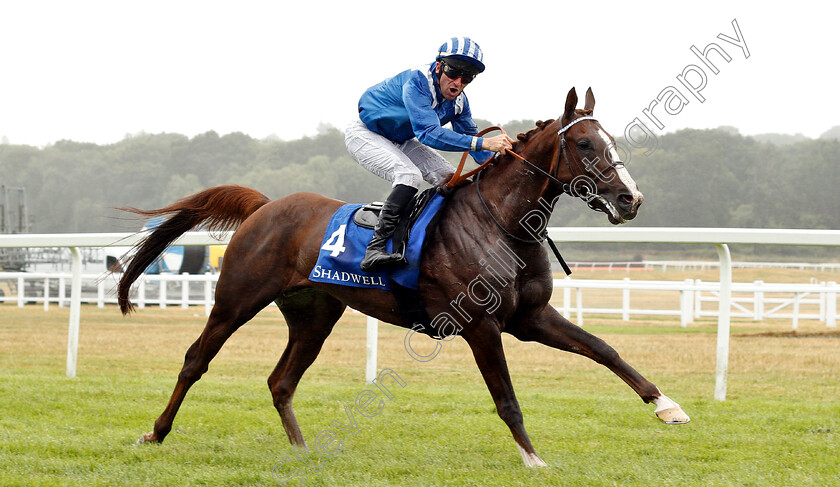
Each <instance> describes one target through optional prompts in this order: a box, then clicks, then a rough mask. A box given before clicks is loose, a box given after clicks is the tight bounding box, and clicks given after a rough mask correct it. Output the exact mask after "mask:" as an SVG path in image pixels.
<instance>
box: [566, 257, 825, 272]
mask: <svg viewBox="0 0 840 487" xmlns="http://www.w3.org/2000/svg"><path fill="white" fill-rule="evenodd" d="M567 264H568V265H569V268H570V269H572V271H573V272H576V271H594V270H605V271H608V272H612V271H625V272H626V271H630V270H631V269H638V270H644V271H653V270H657V269H660V270H662V271H667V270H672V271H687V270H701V271H705V270H711V269H717V268H719V267H720V262H713V261H710V260H709V261H701V260H636V261H625V262H599V261H591V262H575V261H568V262H567ZM732 268H733V269H799V270H811V271H819V272H840V264H838V263H829V262H823V263H814V262H733V263H732Z"/></svg>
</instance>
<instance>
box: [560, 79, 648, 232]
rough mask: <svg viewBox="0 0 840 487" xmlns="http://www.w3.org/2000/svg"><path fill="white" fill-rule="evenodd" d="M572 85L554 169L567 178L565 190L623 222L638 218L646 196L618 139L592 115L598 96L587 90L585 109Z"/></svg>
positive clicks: (561, 177)
mask: <svg viewBox="0 0 840 487" xmlns="http://www.w3.org/2000/svg"><path fill="white" fill-rule="evenodd" d="M577 102H578V97H577V93H576V92H575V89H574V88H572V89H571V90H570V91H569V94H568V96H567V97H566V108H565V110H564V112H563V116H562V117H560V120H559V122H558V124H559V125H558V137H559V140H558V142H559V149H558V150H559V155H558V157H557V158H556V159H555V161H556V162H555V163H554V164H556V165H557V166H558V167H554V168H552V169H553V171H554V172H555V173H556V174H557V178H558V179H560V180H561V181H563V183H564V187H563V190H564V192H566V193H568V194H571V195H572V196H577V197H580V198H582V199H583V200H584V201H586V202H587V204H588V205H589V206H590V207H591V208H593V209H595V210H598V211H603V212H604V213H606V214H607V218H609V220H610V223H612V224H619V223H624V222H626V221H627V220H632V219H633V218H635V217H636V213H637V212H638V210H639V205H641V204H642V201H643V200H644V197H643V196H642V193H641V192H640V191H639V188H638V186H636V182H635V181H633V178H631V177H630V173H628V172H627V169H626V168H625V167H624V163H622V162H621V159H620V158H619V157H618V153H617V152H616V148H615V147H616V146H615V139H613V137H612V136H611V135H610V134H609V133H607V131H606V130H604V129H603V127H601V124H600V123H598V121H597V120H595V119H594V118H593V117H592V112H593V110H594V108H595V96H594V95H593V94H592V89H591V88H590V89H588V90H586V101H585V103H584V107H583V110H577V109H576V107H577Z"/></svg>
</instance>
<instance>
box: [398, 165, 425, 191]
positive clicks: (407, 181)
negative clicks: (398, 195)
mask: <svg viewBox="0 0 840 487" xmlns="http://www.w3.org/2000/svg"><path fill="white" fill-rule="evenodd" d="M411 169H414V170H413V171H412V170H410V169H409V168H404V169H402V170H400V171H398V172H396V173H395V174H394V186H396V185H398V184H404V185H406V186H411V187H412V188H415V189H419V188H420V185H421V184H423V175H422V174H420V170H419V169H417V168H411Z"/></svg>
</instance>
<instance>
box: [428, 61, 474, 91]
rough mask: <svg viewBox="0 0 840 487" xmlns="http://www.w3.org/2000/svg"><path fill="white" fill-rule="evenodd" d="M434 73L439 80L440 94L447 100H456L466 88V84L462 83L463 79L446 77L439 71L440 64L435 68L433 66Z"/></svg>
mask: <svg viewBox="0 0 840 487" xmlns="http://www.w3.org/2000/svg"><path fill="white" fill-rule="evenodd" d="M435 73H437V75H438V80H440V92H441V93H442V94H443V97H444V98H446V99H447V100H454V99H455V98H458V95H460V94H461V93H462V92H463V91H464V88H465V87H466V86H467V83H464V80H463V78H461V77H460V76H459V77H457V78H455V79H452V78H450V77H449V76H447V75H446V73H444V72H443V70H442V69H441V66H440V62H438V63H437V66H435Z"/></svg>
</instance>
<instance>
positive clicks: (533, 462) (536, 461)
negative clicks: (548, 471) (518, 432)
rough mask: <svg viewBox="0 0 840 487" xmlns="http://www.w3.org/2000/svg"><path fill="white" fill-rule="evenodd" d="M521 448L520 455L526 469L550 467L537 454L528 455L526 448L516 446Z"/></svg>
mask: <svg viewBox="0 0 840 487" xmlns="http://www.w3.org/2000/svg"><path fill="white" fill-rule="evenodd" d="M516 447H517V448H519V454H520V455H522V461H523V462H525V466H526V467H547V466H548V465H547V464H546V463H545V462H544V461H542V458H540V457H538V456H537V454H536V453H528V452H526V451H525V449H524V448H522V447H521V446H519V444H518V443H517V444H516Z"/></svg>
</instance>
